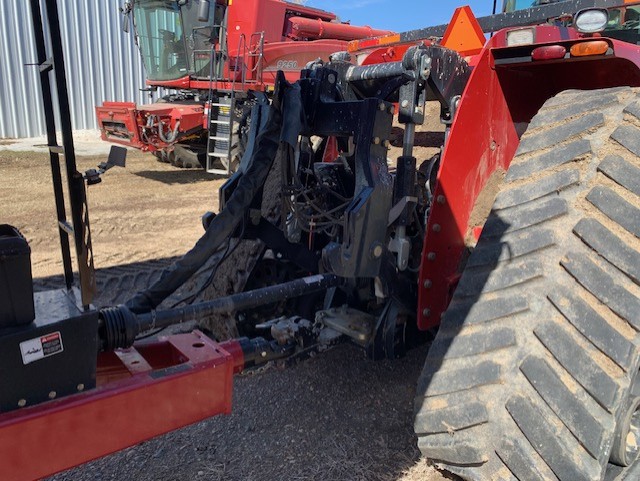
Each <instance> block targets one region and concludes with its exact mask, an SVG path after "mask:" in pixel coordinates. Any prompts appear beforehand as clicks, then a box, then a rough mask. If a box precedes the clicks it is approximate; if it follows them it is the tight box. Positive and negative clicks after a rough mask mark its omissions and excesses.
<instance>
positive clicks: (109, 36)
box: [0, 0, 149, 138]
mask: <svg viewBox="0 0 640 481" xmlns="http://www.w3.org/2000/svg"><path fill="white" fill-rule="evenodd" d="M122 3H123V0H58V4H59V5H58V8H59V11H60V23H61V29H62V37H63V46H64V54H65V63H66V68H67V82H68V85H69V97H70V100H71V116H72V122H73V127H74V129H95V128H97V124H96V118H95V113H94V107H95V106H96V105H98V104H101V103H102V102H103V101H104V100H120V101H132V102H138V103H142V102H147V101H148V98H149V97H148V94H147V93H145V92H140V90H139V89H140V88H141V87H144V79H145V77H144V70H143V67H142V62H141V60H140V55H139V54H138V51H137V48H136V47H135V44H134V41H133V35H132V33H131V32H130V33H125V32H123V31H122V22H123V17H122V15H121V14H120V12H119V7H120V5H121V4H122ZM43 10H44V8H43ZM0 52H1V54H2V60H1V61H0V138H21V137H33V136H37V135H42V134H44V133H45V126H44V116H43V113H42V109H41V107H40V103H41V100H40V84H39V80H38V72H37V67H35V66H28V65H27V64H29V63H32V62H34V61H35V58H36V51H35V43H34V39H33V29H32V26H31V12H30V7H29V1H27V0H1V1H0ZM52 79H53V75H52ZM57 127H58V128H59V127H60V125H59V123H58V124H57Z"/></svg>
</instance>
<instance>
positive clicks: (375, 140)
mask: <svg viewBox="0 0 640 481" xmlns="http://www.w3.org/2000/svg"><path fill="white" fill-rule="evenodd" d="M373 143H374V144H375V145H379V144H380V137H374V138H373Z"/></svg>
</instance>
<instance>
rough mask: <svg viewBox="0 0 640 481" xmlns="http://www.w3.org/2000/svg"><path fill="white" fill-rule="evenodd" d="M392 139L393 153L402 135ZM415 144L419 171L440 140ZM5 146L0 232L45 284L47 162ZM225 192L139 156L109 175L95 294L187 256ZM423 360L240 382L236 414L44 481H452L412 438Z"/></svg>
mask: <svg viewBox="0 0 640 481" xmlns="http://www.w3.org/2000/svg"><path fill="white" fill-rule="evenodd" d="M394 133H395V134H396V137H397V138H396V139H395V140H394V141H393V143H394V145H396V147H397V146H398V145H400V139H401V136H402V132H401V131H400V130H399V129H396V131H395V132H394ZM417 139H418V141H420V139H421V140H422V141H423V146H422V147H420V148H418V149H417V151H416V153H417V157H419V158H420V159H421V160H423V159H426V158H428V157H429V156H430V155H432V153H433V152H435V149H434V148H433V147H434V145H437V143H438V142H440V141H441V134H431V133H426V132H424V133H422V134H421V135H418V136H417ZM23 143H24V144H25V145H29V144H30V143H29V142H27V141H25V142H23ZM32 143H33V142H31V144H32ZM3 144H4V145H3V147H5V149H4V150H3V149H0V150H2V151H0V216H1V219H0V221H1V222H7V223H11V224H14V225H16V226H18V227H19V228H20V229H21V230H22V231H23V233H24V234H25V235H26V236H27V238H28V239H29V240H30V243H31V247H32V250H33V253H32V263H33V270H34V277H37V278H45V277H46V278H48V279H49V280H50V279H51V277H50V276H53V275H56V274H59V272H60V271H61V266H60V264H61V263H60V261H59V254H58V250H59V247H58V241H57V234H56V228H55V220H54V209H53V197H52V193H51V187H50V180H49V179H50V173H49V165H48V159H47V156H46V155H45V154H43V153H40V152H36V153H34V152H29V153H25V152H18V151H16V149H17V147H15V146H14V147H12V148H11V149H9V148H7V147H10V146H12V143H11V142H3ZM18 150H19V149H18ZM398 150H399V149H398V148H396V149H395V151H394V152H392V153H391V155H390V157H393V156H394V155H398V154H397V152H396V151H398ZM88 153H89V154H90V155H92V156H91V157H80V158H79V159H78V163H79V165H80V168H81V169H86V168H89V167H93V166H95V165H97V163H98V162H100V161H102V160H103V159H104V156H103V155H102V154H100V155H98V153H97V152H95V151H91V150H89V151H88ZM222 181H223V180H222V179H213V178H211V177H208V176H206V174H204V173H203V172H200V171H180V170H176V169H174V168H172V167H170V166H168V165H166V164H159V163H157V162H156V161H155V159H154V158H153V157H152V156H150V155H142V154H139V153H134V154H132V155H130V158H129V164H128V167H127V169H125V170H122V169H113V170H112V171H110V172H109V173H108V174H107V175H106V176H105V180H104V182H103V183H102V184H101V185H99V186H95V187H91V188H90V189H89V205H90V209H91V216H92V233H93V244H94V252H95V258H96V265H97V266H99V267H100V268H108V269H104V270H102V271H99V272H98V280H99V284H100V279H101V276H102V279H103V282H102V284H101V285H102V286H103V288H105V289H107V291H108V290H109V287H108V282H107V281H106V280H105V279H107V277H109V276H111V277H113V275H114V273H115V274H117V275H118V276H121V278H120V280H123V279H124V277H122V276H129V277H130V278H131V279H129V278H126V279H124V281H125V282H122V283H120V284H121V286H122V285H124V286H127V285H128V286H130V287H129V289H130V290H133V289H135V288H136V285H137V284H136V282H138V281H139V280H140V279H143V280H144V279H148V278H149V276H147V277H145V276H142V277H140V276H139V275H138V274H139V272H143V271H145V269H146V271H147V272H156V271H157V270H158V268H159V267H162V266H164V265H166V263H167V262H168V261H167V259H170V258H173V257H174V256H176V255H179V254H181V253H183V252H185V251H186V250H187V249H188V248H189V247H191V246H192V245H193V243H194V242H195V240H196V239H197V238H198V237H199V236H200V234H201V232H202V230H201V229H202V228H201V226H200V220H199V217H200V215H201V214H202V213H203V212H204V211H205V210H209V209H212V208H215V206H217V190H218V187H219V186H220V184H221V183H222ZM105 276H106V277H105ZM107 280H108V279H107ZM39 282H41V283H43V285H46V284H47V281H46V280H44V281H43V280H42V279H40V281H39ZM130 293H131V292H129V293H128V294H130ZM116 294H117V295H115V294H113V293H111V294H110V293H109V292H106V293H103V296H104V297H103V298H105V299H106V298H108V299H109V302H112V301H113V299H114V298H117V297H118V296H119V295H120V294H119V293H116ZM114 296H115V297H114ZM426 351H427V346H423V347H422V348H420V349H416V350H413V351H411V352H410V353H409V354H408V355H407V357H405V358H404V359H401V360H397V361H393V362H392V361H383V362H377V363H374V362H371V361H368V360H366V359H365V358H364V356H363V353H362V351H361V350H359V349H357V348H355V347H353V346H351V345H347V344H345V345H341V346H338V347H336V348H335V349H333V350H331V351H329V352H327V353H324V354H322V355H320V356H317V357H315V358H313V359H310V360H307V361H304V362H301V363H299V364H297V365H295V366H293V367H289V368H286V369H279V368H277V367H271V368H268V369H265V370H262V371H259V372H257V373H254V374H248V375H242V376H240V377H238V378H237V379H236V380H235V389H234V412H233V414H231V415H229V416H219V417H215V418H212V419H208V420H205V421H202V422H200V423H197V424H195V425H192V426H189V427H186V428H183V429H181V430H178V431H175V432H172V433H170V434H168V435H165V436H161V437H159V438H156V439H153V440H150V441H148V442H145V443H142V444H140V445H138V446H135V447H132V448H130V449H127V450H124V451H122V452H119V453H116V454H113V455H111V456H108V457H106V458H103V459H100V460H97V461H94V462H92V463H89V464H86V465H84V466H81V467H78V468H76V469H73V470H71V471H68V472H65V473H62V474H59V475H57V476H54V477H53V478H50V479H51V481H62V480H64V481H81V480H110V479H116V480H130V479H131V480H141V481H146V480H148V481H152V480H153V481H156V480H162V481H165V480H167V481H170V480H200V479H202V480H229V481H241V480H242V481H248V480H307V479H324V480H328V481H339V480H340V481H342V480H385V481H386V480H402V481H417V480H420V481H438V480H444V479H453V478H449V477H445V476H443V475H442V474H440V473H439V472H438V471H436V470H435V469H434V468H433V467H431V466H429V465H428V464H427V462H426V461H425V460H423V459H420V455H419V452H418V450H417V448H416V441H415V437H414V435H413V432H412V417H413V397H414V391H415V385H416V380H417V377H418V375H419V372H420V369H421V366H422V363H423V359H424V357H425V355H426ZM99 435H100V433H96V436H99Z"/></svg>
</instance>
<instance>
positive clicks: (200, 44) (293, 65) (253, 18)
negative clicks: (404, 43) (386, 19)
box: [96, 0, 390, 175]
mask: <svg viewBox="0 0 640 481" xmlns="http://www.w3.org/2000/svg"><path fill="white" fill-rule="evenodd" d="M122 10H123V12H124V14H125V22H126V25H127V26H128V25H129V18H132V20H133V27H134V34H135V40H136V44H137V45H138V48H139V49H140V54H141V55H142V60H143V62H144V66H145V70H146V73H147V79H148V80H147V85H148V86H149V87H148V89H147V90H149V91H156V90H157V89H158V88H159V87H160V88H162V89H169V90H174V91H175V93H173V94H170V95H166V96H164V97H162V99H160V101H159V102H157V103H154V104H150V105H140V106H136V105H135V104H134V103H131V102H104V104H103V105H102V106H101V107H96V113H97V116H98V125H99V127H100V129H101V131H102V139H103V140H106V141H109V142H114V143H117V144H121V145H125V146H127V147H133V148H136V149H141V150H143V151H149V152H152V153H153V154H155V155H156V156H157V157H158V159H159V160H161V161H164V162H171V163H172V164H174V165H176V166H179V167H201V166H202V167H205V168H206V170H207V172H211V173H216V174H224V175H229V174H230V173H231V172H233V171H235V170H236V168H237V167H238V164H239V162H240V159H241V158H242V153H243V151H244V149H245V147H246V135H247V130H248V117H249V113H250V110H251V105H252V104H253V103H255V102H256V101H266V99H267V98H268V96H269V95H270V94H271V92H273V85H274V82H275V78H276V72H278V71H283V72H285V75H286V76H287V78H289V79H290V80H294V81H295V80H296V79H297V78H298V76H299V74H300V69H302V68H304V66H305V65H306V64H307V63H308V62H310V61H313V60H317V59H323V60H325V61H326V60H328V58H329V55H330V54H332V53H334V52H339V51H341V50H345V49H346V41H348V40H353V39H358V38H364V37H372V36H376V35H384V34H387V33H390V32H388V31H384V30H374V29H372V28H370V27H357V26H353V25H350V24H348V23H342V22H340V21H339V20H338V19H337V18H336V16H335V15H334V14H333V13H330V12H325V11H323V10H318V9H316V8H309V7H305V6H303V5H299V4H294V3H288V2H285V1H283V0H242V1H236V2H235V3H234V2H232V1H231V0H218V1H210V0H186V1H183V0H180V1H178V0H173V1H169V2H158V1H156V0H134V1H130V2H127V3H126V4H125V6H124V8H123V9H122Z"/></svg>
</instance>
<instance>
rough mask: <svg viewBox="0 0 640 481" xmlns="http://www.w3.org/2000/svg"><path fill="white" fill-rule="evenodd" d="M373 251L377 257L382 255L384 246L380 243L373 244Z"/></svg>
mask: <svg viewBox="0 0 640 481" xmlns="http://www.w3.org/2000/svg"><path fill="white" fill-rule="evenodd" d="M371 253H372V254H373V257H375V258H376V259H377V258H378V257H380V256H381V255H382V246H381V245H380V244H376V245H375V246H373V249H372V251H371Z"/></svg>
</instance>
